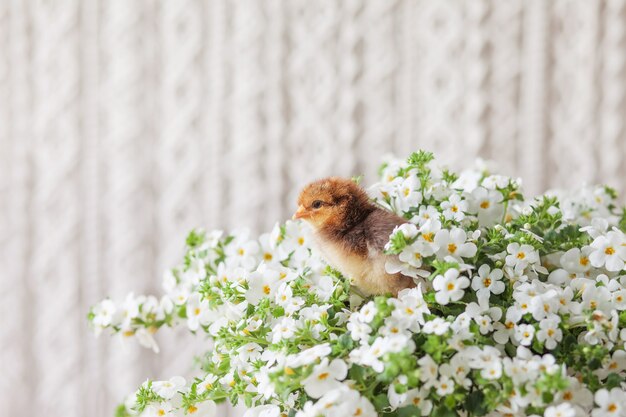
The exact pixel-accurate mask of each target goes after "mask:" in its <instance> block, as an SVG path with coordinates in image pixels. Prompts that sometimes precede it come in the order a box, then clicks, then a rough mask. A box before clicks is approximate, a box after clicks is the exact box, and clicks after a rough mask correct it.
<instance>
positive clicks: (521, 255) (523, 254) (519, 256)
mask: <svg viewBox="0 0 626 417" xmlns="http://www.w3.org/2000/svg"><path fill="white" fill-rule="evenodd" d="M525 257H526V254H525V253H524V252H520V253H518V254H517V259H524V258H525Z"/></svg>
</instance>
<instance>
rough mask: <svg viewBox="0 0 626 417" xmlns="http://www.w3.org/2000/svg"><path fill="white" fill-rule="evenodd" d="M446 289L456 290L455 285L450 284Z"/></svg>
mask: <svg viewBox="0 0 626 417" xmlns="http://www.w3.org/2000/svg"><path fill="white" fill-rule="evenodd" d="M446 288H447V289H448V291H452V290H453V289H454V284H453V283H449V284H448V286H447V287H446Z"/></svg>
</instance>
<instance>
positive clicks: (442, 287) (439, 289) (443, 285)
mask: <svg viewBox="0 0 626 417" xmlns="http://www.w3.org/2000/svg"><path fill="white" fill-rule="evenodd" d="M468 286H469V279H467V278H466V277H464V276H460V277H459V270H458V269H449V270H447V271H446V273H445V274H444V275H438V276H437V277H436V278H435V280H434V281H433V288H434V289H435V291H436V293H435V299H436V300H437V302H438V303H439V304H443V305H445V304H448V303H450V302H455V301H459V300H460V299H461V298H463V295H464V294H465V292H464V291H463V290H464V289H465V288H467V287H468Z"/></svg>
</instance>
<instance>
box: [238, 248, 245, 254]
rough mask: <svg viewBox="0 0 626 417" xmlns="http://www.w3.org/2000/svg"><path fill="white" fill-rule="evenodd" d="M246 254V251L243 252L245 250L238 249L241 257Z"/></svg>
mask: <svg viewBox="0 0 626 417" xmlns="http://www.w3.org/2000/svg"><path fill="white" fill-rule="evenodd" d="M245 253H246V251H245V250H243V248H239V249H237V254H238V255H239V256H243V255H244V254H245Z"/></svg>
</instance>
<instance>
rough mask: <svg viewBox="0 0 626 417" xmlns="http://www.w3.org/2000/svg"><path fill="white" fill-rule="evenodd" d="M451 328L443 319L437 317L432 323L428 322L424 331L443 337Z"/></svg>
mask: <svg viewBox="0 0 626 417" xmlns="http://www.w3.org/2000/svg"><path fill="white" fill-rule="evenodd" d="M449 328H450V323H449V322H447V321H445V320H444V319H442V318H441V317H436V318H434V319H432V320H430V321H427V322H426V324H424V327H423V328H422V331H423V332H424V333H426V334H436V335H439V336H441V335H442V334H444V333H445V332H447V331H448V329H449Z"/></svg>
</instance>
